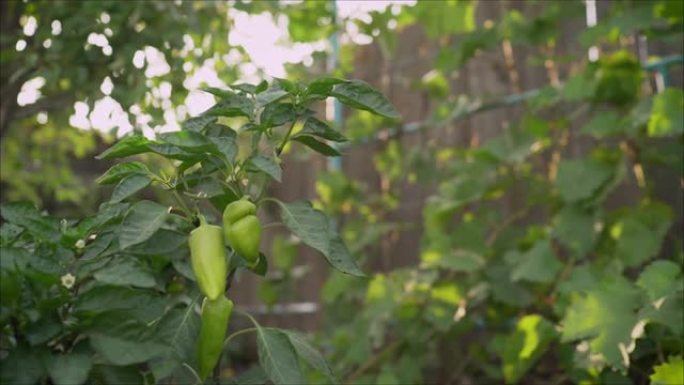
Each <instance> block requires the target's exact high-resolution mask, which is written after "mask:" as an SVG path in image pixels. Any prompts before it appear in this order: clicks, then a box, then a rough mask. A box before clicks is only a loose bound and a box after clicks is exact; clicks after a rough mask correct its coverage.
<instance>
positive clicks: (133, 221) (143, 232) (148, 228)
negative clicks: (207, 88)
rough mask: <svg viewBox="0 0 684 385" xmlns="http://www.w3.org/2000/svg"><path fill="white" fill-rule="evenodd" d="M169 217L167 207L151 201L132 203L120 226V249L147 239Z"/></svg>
mask: <svg viewBox="0 0 684 385" xmlns="http://www.w3.org/2000/svg"><path fill="white" fill-rule="evenodd" d="M168 217H169V213H168V208H167V207H164V206H162V205H160V204H158V203H155V202H151V201H141V202H138V203H136V204H135V205H133V207H131V209H130V211H129V212H128V215H126V218H125V219H124V220H123V222H122V223H121V226H120V232H119V245H120V246H121V249H122V250H123V249H126V248H127V247H129V246H133V245H136V244H138V243H141V242H144V241H146V240H147V239H149V238H150V237H151V236H152V235H153V234H154V233H155V232H157V230H159V228H160V227H161V226H162V224H164V222H165V221H166V219H167V218H168Z"/></svg>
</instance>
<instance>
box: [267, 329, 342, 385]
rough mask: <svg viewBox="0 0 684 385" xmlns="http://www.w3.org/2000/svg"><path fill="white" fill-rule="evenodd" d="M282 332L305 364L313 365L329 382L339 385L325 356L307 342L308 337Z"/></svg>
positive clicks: (289, 331)
mask: <svg viewBox="0 0 684 385" xmlns="http://www.w3.org/2000/svg"><path fill="white" fill-rule="evenodd" d="M280 331H281V332H282V333H284V334H285V335H287V337H288V338H289V339H290V342H291V343H292V346H294V348H295V350H296V351H297V355H298V356H299V358H301V359H303V360H304V362H306V363H307V364H309V365H311V366H312V367H313V368H314V369H316V370H318V371H320V372H321V373H323V374H325V376H326V377H327V378H328V380H330V382H331V383H332V384H337V379H336V378H335V375H334V374H333V372H332V370H331V369H330V366H328V363H327V362H326V361H325V359H324V358H323V356H322V355H321V354H320V353H319V352H318V350H316V349H315V348H314V347H313V346H311V345H310V344H309V342H308V341H307V340H306V337H305V336H304V335H303V334H301V333H299V332H296V331H293V330H280Z"/></svg>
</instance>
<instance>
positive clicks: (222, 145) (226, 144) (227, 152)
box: [209, 136, 238, 164]
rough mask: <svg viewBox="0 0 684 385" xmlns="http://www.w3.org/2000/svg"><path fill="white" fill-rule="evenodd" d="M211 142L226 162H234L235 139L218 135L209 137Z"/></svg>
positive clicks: (236, 150)
mask: <svg viewBox="0 0 684 385" xmlns="http://www.w3.org/2000/svg"><path fill="white" fill-rule="evenodd" d="M209 139H211V141H212V142H214V144H215V145H216V148H218V151H219V152H220V153H221V155H223V157H224V158H225V159H226V160H227V161H228V163H231V164H232V163H233V162H235V156H237V154H238V146H237V143H235V139H234V138H231V137H229V136H218V137H211V138H209Z"/></svg>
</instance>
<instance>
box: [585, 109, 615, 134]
mask: <svg viewBox="0 0 684 385" xmlns="http://www.w3.org/2000/svg"><path fill="white" fill-rule="evenodd" d="M582 132H583V133H585V134H588V135H591V136H593V137H594V138H597V139H601V138H605V137H607V136H611V135H616V134H619V133H621V132H623V127H622V124H621V122H620V116H619V115H618V114H617V113H616V112H614V111H601V112H599V113H598V114H597V115H595V116H594V117H593V118H592V119H591V120H590V121H589V122H588V123H587V124H585V125H584V126H583V127H582Z"/></svg>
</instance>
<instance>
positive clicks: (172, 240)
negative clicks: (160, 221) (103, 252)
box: [98, 229, 188, 255]
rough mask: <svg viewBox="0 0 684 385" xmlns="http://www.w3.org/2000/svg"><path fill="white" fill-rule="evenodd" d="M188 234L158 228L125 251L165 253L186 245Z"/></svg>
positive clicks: (141, 253) (145, 253)
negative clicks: (145, 238)
mask: <svg viewBox="0 0 684 385" xmlns="http://www.w3.org/2000/svg"><path fill="white" fill-rule="evenodd" d="M98 239H99V238H98ZM187 244H188V235H187V234H185V233H181V232H178V231H173V230H167V229H159V231H157V232H156V233H154V235H152V236H151V237H150V238H149V239H148V240H146V241H145V242H142V243H139V244H137V245H135V246H131V247H129V248H128V250H127V252H129V253H131V254H137V255H160V254H161V255H167V254H171V253H173V252H174V251H177V250H179V249H182V248H184V247H187Z"/></svg>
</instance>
